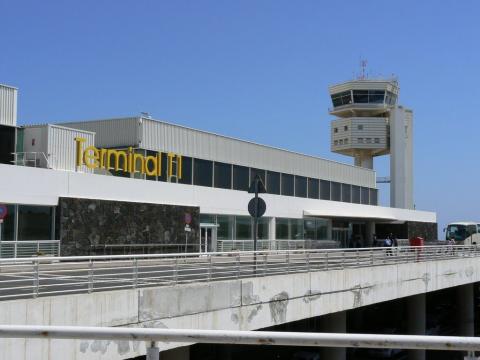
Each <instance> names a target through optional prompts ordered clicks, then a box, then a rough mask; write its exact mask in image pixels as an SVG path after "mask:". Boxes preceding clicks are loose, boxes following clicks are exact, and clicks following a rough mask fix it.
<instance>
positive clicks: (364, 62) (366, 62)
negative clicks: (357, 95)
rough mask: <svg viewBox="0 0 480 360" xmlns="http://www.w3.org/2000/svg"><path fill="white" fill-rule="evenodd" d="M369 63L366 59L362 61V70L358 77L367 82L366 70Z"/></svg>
mask: <svg viewBox="0 0 480 360" xmlns="http://www.w3.org/2000/svg"><path fill="white" fill-rule="evenodd" d="M367 64H368V61H367V60H366V59H363V60H361V61H360V68H361V71H362V72H361V74H360V76H359V77H358V79H359V80H365V79H366V75H365V69H366V68H367Z"/></svg>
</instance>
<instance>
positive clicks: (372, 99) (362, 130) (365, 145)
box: [329, 79, 414, 209]
mask: <svg viewBox="0 0 480 360" xmlns="http://www.w3.org/2000/svg"><path fill="white" fill-rule="evenodd" d="M329 91H330V96H331V98H332V103H333V108H331V109H330V114H331V115H334V116H336V119H334V120H332V123H331V150H332V151H333V152H336V153H339V154H343V155H347V156H352V157H353V158H354V159H355V165H356V166H362V167H366V168H369V169H373V157H374V156H381V155H390V206H392V207H396V208H404V209H413V207H414V205H413V161H412V160H413V159H412V155H413V154H412V142H413V134H412V122H413V114H412V111H411V110H409V109H405V108H404V107H403V106H400V105H398V102H397V100H398V93H399V87H398V82H397V81H396V80H393V79H392V80H370V79H359V80H353V81H348V82H345V83H341V84H337V85H333V86H330V87H329Z"/></svg>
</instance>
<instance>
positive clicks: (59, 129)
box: [47, 125, 95, 173]
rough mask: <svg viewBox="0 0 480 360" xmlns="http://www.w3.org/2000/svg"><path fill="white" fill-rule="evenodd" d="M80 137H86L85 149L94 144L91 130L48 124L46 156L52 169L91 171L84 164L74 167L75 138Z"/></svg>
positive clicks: (93, 135)
mask: <svg viewBox="0 0 480 360" xmlns="http://www.w3.org/2000/svg"><path fill="white" fill-rule="evenodd" d="M76 137H81V138H84V139H86V141H85V143H84V144H83V148H84V149H85V148H86V147H88V146H94V145H95V134H94V133H92V132H87V131H81V130H76V129H70V128H66V127H63V126H57V125H48V140H47V141H48V156H49V163H50V167H51V168H52V169H56V170H68V171H82V172H90V173H91V172H93V170H91V169H88V168H87V167H86V166H85V165H82V166H81V167H80V168H79V169H76V166H75V159H76V149H75V138H76Z"/></svg>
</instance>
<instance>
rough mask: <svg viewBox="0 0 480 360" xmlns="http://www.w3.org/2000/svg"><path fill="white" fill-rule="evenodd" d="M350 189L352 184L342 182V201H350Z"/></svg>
mask: <svg viewBox="0 0 480 360" xmlns="http://www.w3.org/2000/svg"><path fill="white" fill-rule="evenodd" d="M351 189H352V186H351V185H350V184H342V201H343V202H351V201H352V198H351Z"/></svg>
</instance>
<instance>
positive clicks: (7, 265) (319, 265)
mask: <svg viewBox="0 0 480 360" xmlns="http://www.w3.org/2000/svg"><path fill="white" fill-rule="evenodd" d="M479 256H480V247H477V246H461V245H459V246H425V247H398V248H359V249H321V250H292V251H259V252H256V253H254V252H226V253H218V252H215V253H204V254H199V253H190V254H149V255H117V256H77V257H39V258H31V259H28V260H26V259H0V299H12V298H25V297H32V296H33V297H37V296H51V295H59V294H71V293H84V292H94V291H105V290H114V289H126V288H140V287H152V286H163V285H172V284H173V285H174V284H184V283H194V282H208V281H218V280H228V279H239V278H248V277H259V276H272V275H281V274H289V273H302V272H310V271H329V270H339V269H346V268H361V267H372V266H382V265H389V264H400V263H414V262H423V261H436V260H446V259H459V258H465V257H479Z"/></svg>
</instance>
